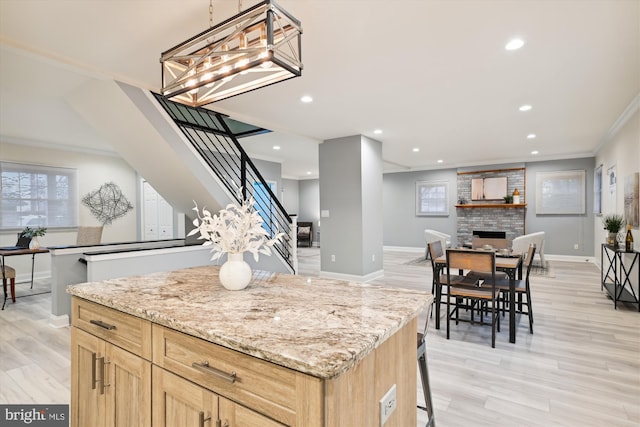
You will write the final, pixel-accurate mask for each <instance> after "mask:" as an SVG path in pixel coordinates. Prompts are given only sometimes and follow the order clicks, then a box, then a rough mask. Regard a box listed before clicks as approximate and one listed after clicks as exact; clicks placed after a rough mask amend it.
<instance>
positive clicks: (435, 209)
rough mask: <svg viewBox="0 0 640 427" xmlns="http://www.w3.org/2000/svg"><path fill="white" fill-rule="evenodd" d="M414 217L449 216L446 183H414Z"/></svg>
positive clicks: (447, 186) (447, 187)
mask: <svg viewBox="0 0 640 427" xmlns="http://www.w3.org/2000/svg"><path fill="white" fill-rule="evenodd" d="M416 215H449V183H448V182H447V181H431V182H428V181H417V182H416Z"/></svg>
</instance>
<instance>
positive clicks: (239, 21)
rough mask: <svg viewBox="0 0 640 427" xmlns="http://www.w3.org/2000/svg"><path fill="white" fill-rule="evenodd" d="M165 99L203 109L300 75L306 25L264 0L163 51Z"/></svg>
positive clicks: (163, 93) (268, 0)
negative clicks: (208, 105)
mask: <svg viewBox="0 0 640 427" xmlns="http://www.w3.org/2000/svg"><path fill="white" fill-rule="evenodd" d="M160 62H161V64H162V91H161V93H162V95H163V96H165V97H166V98H168V99H172V100H174V101H177V102H180V103H183V104H187V105H190V106H193V107H199V106H202V105H205V104H210V103H212V102H216V101H220V100H222V99H225V98H229V97H231V96H235V95H239V94H241V93H245V92H249V91H252V90H255V89H258V88H261V87H264V86H268V85H271V84H274V83H278V82H281V81H283V80H287V79H290V78H294V77H299V76H301V75H302V25H301V24H300V21H298V20H297V19H296V18H294V17H293V16H292V15H291V14H289V13H288V12H287V11H285V10H284V9H282V8H281V7H280V6H278V5H277V4H276V3H275V2H274V1H273V0H265V1H263V2H260V3H258V4H256V5H255V6H253V7H251V8H249V9H247V10H245V11H243V12H240V13H239V14H237V15H235V16H233V17H231V18H229V19H227V20H226V21H224V22H221V23H219V24H217V25H215V26H213V27H211V28H209V29H208V30H205V31H203V32H201V33H200V34H198V35H196V36H194V37H192V38H190V39H189V40H187V41H185V42H182V43H180V44H179V45H177V46H175V47H173V48H171V49H169V50H167V51H165V52H163V53H162V54H161V57H160Z"/></svg>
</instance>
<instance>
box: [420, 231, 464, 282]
mask: <svg viewBox="0 0 640 427" xmlns="http://www.w3.org/2000/svg"><path fill="white" fill-rule="evenodd" d="M427 250H428V252H429V257H430V259H431V271H432V273H433V281H432V284H431V293H432V294H433V295H436V291H437V290H438V289H437V287H438V286H441V285H442V284H443V283H446V282H447V275H446V274H443V273H442V271H441V269H440V268H439V267H438V266H437V265H436V259H438V258H440V257H441V256H443V255H444V249H443V248H442V242H440V241H439V240H436V241H435V242H430V243H427ZM451 280H452V281H453V282H454V283H458V282H461V281H463V280H464V276H460V275H457V274H456V275H454V276H453V277H452V278H451ZM440 290H442V289H440Z"/></svg>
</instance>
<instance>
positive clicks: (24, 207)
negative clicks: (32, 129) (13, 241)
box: [0, 162, 78, 229]
mask: <svg viewBox="0 0 640 427" xmlns="http://www.w3.org/2000/svg"><path fill="white" fill-rule="evenodd" d="M76 175H77V172H76V170H75V169H68V168H56V167H49V166H38V165H29V164H21V163H10V162H0V176H1V180H0V193H1V198H0V229H11V228H23V227H25V226H27V225H28V226H30V227H33V226H44V227H76V226H77V225H78V188H77V179H76Z"/></svg>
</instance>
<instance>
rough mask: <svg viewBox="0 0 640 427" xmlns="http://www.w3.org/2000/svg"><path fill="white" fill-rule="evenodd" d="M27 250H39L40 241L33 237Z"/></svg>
mask: <svg viewBox="0 0 640 427" xmlns="http://www.w3.org/2000/svg"><path fill="white" fill-rule="evenodd" d="M29 249H40V240H38V236H33V237H32V238H31V241H30V242H29Z"/></svg>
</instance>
